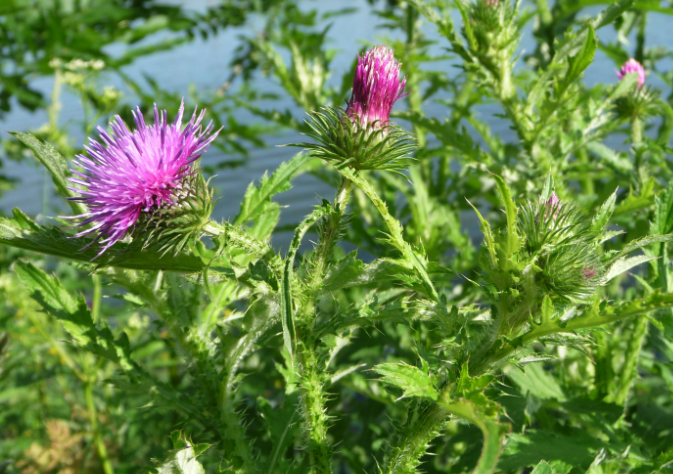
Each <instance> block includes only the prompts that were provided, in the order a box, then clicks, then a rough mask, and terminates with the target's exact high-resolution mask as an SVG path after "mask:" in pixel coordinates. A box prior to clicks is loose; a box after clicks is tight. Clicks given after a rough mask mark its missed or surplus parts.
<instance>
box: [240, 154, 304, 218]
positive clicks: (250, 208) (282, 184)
mask: <svg viewBox="0 0 673 474" xmlns="http://www.w3.org/2000/svg"><path fill="white" fill-rule="evenodd" d="M309 159H310V155H308V154H307V153H298V154H297V155H295V156H294V157H293V158H292V159H291V160H290V161H288V162H283V163H281V165H280V166H279V167H278V168H277V169H276V171H274V172H273V174H272V175H271V176H270V177H269V176H267V174H266V173H265V174H264V176H263V177H262V179H261V181H260V183H259V186H255V185H254V183H251V184H250V185H249V186H248V189H247V190H246V192H245V196H244V197H243V202H242V203H241V211H240V212H239V213H238V215H237V216H236V218H235V219H234V223H235V224H239V225H243V224H245V223H247V222H251V221H253V220H255V219H257V218H258V217H260V216H261V215H262V214H263V213H264V212H265V210H266V209H268V204H269V203H271V198H272V197H273V196H274V195H276V194H279V193H283V192H285V191H288V190H289V189H291V188H292V184H291V180H292V178H293V177H294V176H295V175H296V174H297V173H298V172H299V170H300V169H301V167H302V166H303V165H304V164H305V163H306V162H307V161H308V160H309Z"/></svg>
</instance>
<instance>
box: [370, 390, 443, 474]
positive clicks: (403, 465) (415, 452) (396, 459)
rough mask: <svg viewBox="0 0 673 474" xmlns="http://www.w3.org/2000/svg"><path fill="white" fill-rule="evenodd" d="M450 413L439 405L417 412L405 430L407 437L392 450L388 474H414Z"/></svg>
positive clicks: (386, 470)
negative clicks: (429, 444)
mask: <svg viewBox="0 0 673 474" xmlns="http://www.w3.org/2000/svg"><path fill="white" fill-rule="evenodd" d="M447 416H448V413H447V412H446V410H445V409H444V408H443V407H442V406H440V405H439V404H437V403H433V404H432V405H430V406H428V407H426V408H425V409H423V410H422V411H421V412H420V413H419V412H415V413H414V414H413V415H412V419H411V420H410V421H409V423H408V424H407V427H406V428H405V430H404V431H405V433H406V435H405V436H401V437H400V439H399V440H398V443H397V446H395V447H394V448H392V455H391V457H390V460H389V461H388V463H387V465H386V469H385V471H383V472H385V473H386V474H413V473H415V472H418V471H417V470H416V468H417V467H418V464H419V459H420V458H421V457H422V456H423V455H424V454H425V452H426V450H427V448H428V443H430V442H431V441H432V440H433V439H434V438H436V437H437V430H438V428H439V425H440V424H441V423H442V422H444V421H446V418H447Z"/></svg>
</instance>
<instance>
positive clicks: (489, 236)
mask: <svg viewBox="0 0 673 474" xmlns="http://www.w3.org/2000/svg"><path fill="white" fill-rule="evenodd" d="M467 203H468V204H469V205H470V206H472V209H474V212H476V213H477V217H478V218H479V227H480V229H481V232H482V233H483V234H484V240H485V241H486V249H487V250H488V255H489V257H490V260H491V267H493V268H497V267H498V257H497V253H496V249H495V239H494V237H493V231H492V230H491V224H489V223H488V221H487V220H486V219H484V218H483V217H482V215H481V212H479V210H478V209H477V208H476V207H474V205H473V204H472V203H471V202H470V201H467Z"/></svg>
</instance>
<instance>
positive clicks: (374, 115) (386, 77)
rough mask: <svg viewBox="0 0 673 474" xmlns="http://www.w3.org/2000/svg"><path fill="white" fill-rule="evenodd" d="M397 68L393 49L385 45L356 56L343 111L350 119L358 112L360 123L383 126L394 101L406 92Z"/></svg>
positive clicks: (405, 80)
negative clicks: (356, 59)
mask: <svg viewBox="0 0 673 474" xmlns="http://www.w3.org/2000/svg"><path fill="white" fill-rule="evenodd" d="M400 68H401V64H400V62H399V61H397V60H396V59H395V56H394V54H393V50H392V49H390V48H387V47H385V46H380V45H379V46H374V47H373V48H372V49H370V50H369V51H367V52H366V53H365V54H364V56H359V57H358V66H357V68H356V70H355V77H354V78H353V95H352V96H351V100H350V101H349V102H348V108H347V109H346V114H348V116H349V117H350V118H351V119H352V120H353V121H355V120H356V118H355V117H354V116H355V115H357V116H358V117H359V119H360V125H363V126H364V125H367V124H370V125H373V126H374V128H383V127H385V126H386V125H387V124H388V120H389V119H390V111H391V110H392V109H393V104H394V103H395V101H397V99H400V98H402V97H404V96H405V95H406V94H404V93H403V92H404V86H405V84H406V82H407V79H406V78H403V79H402V80H401V81H400Z"/></svg>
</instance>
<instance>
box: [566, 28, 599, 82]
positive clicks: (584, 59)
mask: <svg viewBox="0 0 673 474" xmlns="http://www.w3.org/2000/svg"><path fill="white" fill-rule="evenodd" d="M597 47H598V39H597V38H596V32H595V31H594V29H593V27H592V26H591V25H589V27H588V29H587V33H586V39H585V41H584V44H583V45H582V49H580V50H579V51H578V52H577V54H576V55H575V56H570V57H569V58H568V72H567V73H566V77H565V80H564V81H563V84H562V85H561V91H560V92H561V93H563V92H565V91H566V90H567V89H568V88H569V87H570V85H571V84H572V83H573V82H575V81H576V80H578V79H579V78H580V77H581V76H582V73H583V72H584V71H585V70H586V68H588V67H589V65H590V64H591V63H592V62H593V60H594V55H595V54H596V48H597Z"/></svg>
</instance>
